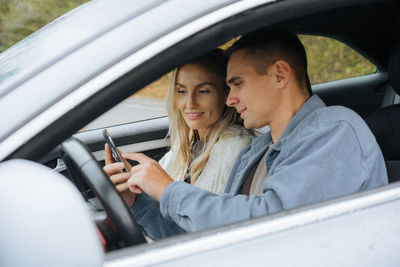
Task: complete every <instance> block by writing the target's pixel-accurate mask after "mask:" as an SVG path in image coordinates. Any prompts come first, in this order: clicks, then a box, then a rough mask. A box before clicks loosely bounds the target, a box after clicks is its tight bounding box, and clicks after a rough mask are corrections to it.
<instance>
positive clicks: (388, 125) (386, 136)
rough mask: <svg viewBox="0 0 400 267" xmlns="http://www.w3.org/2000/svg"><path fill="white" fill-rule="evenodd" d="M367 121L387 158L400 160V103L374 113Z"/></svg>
mask: <svg viewBox="0 0 400 267" xmlns="http://www.w3.org/2000/svg"><path fill="white" fill-rule="evenodd" d="M365 122H366V123H367V124H368V126H369V128H370V129H371V131H372V133H373V134H374V135H375V138H376V141H377V143H378V144H379V146H380V148H381V150H382V154H383V157H384V158H385V160H386V161H388V160H400V104H398V105H392V106H388V107H386V108H383V109H381V110H379V111H376V112H374V113H372V114H371V115H369V116H368V117H367V118H366V119H365Z"/></svg>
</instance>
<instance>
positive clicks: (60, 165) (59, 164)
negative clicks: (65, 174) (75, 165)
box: [53, 158, 67, 172]
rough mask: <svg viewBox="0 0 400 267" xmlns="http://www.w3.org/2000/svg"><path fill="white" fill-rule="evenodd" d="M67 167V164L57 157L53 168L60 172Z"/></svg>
mask: <svg viewBox="0 0 400 267" xmlns="http://www.w3.org/2000/svg"><path fill="white" fill-rule="evenodd" d="M66 169H67V165H65V162H64V160H63V159H62V158H57V166H56V167H55V168H54V169H53V171H55V172H62V171H65V170H66Z"/></svg>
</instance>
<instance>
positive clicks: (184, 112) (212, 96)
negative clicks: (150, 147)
mask: <svg viewBox="0 0 400 267" xmlns="http://www.w3.org/2000/svg"><path fill="white" fill-rule="evenodd" d="M226 64H227V60H226V57H225V56H224V55H223V52H222V51H221V50H219V49H218V50H213V51H212V52H210V53H208V54H207V55H205V56H203V57H201V58H199V59H196V60H194V61H192V62H190V63H188V64H186V65H184V66H182V67H180V68H178V69H177V70H175V71H174V72H173V77H172V81H171V86H170V89H169V93H168V99H167V109H168V116H169V120H170V129H169V136H170V139H171V149H170V151H169V152H168V153H167V154H166V155H165V156H164V157H163V158H162V159H161V160H160V162H159V163H157V162H155V161H153V160H151V162H152V164H154V168H158V169H163V175H168V176H170V179H171V178H172V179H173V180H175V181H183V182H187V183H190V184H192V185H194V186H198V187H200V188H202V189H205V190H209V191H211V192H213V193H216V194H221V193H223V192H224V189H225V185H226V181H227V179H228V177H229V173H230V171H231V168H232V166H233V164H234V161H235V159H236V157H237V156H238V154H239V152H240V151H241V150H242V149H243V148H244V147H245V146H247V145H248V144H249V143H250V142H251V137H252V134H251V132H250V131H248V130H246V129H245V128H244V127H243V126H242V124H241V123H240V121H239V119H238V116H237V112H236V110H235V109H234V108H230V107H227V106H226V105H225V102H226V98H227V96H228V93H229V88H228V87H227V86H226V83H225V78H226ZM132 155H133V153H132V154H130V153H127V154H124V157H126V158H131V156H132ZM142 156H143V157H146V156H144V155H142ZM147 160H150V159H147ZM110 163H111V154H110V150H109V149H108V147H107V146H106V164H107V165H106V167H105V168H104V170H105V171H106V172H107V174H108V175H109V176H110V179H111V180H112V181H113V183H114V184H116V185H117V190H118V191H119V192H121V193H123V196H124V195H125V196H124V199H125V201H126V202H127V204H128V205H129V206H130V205H132V204H133V202H134V198H135V197H134V193H132V192H130V191H129V190H128V187H127V185H126V183H125V181H126V180H127V179H128V178H129V175H130V174H129V173H120V172H118V171H119V170H120V168H121V167H122V165H120V164H119V165H118V164H111V165H109V164H110ZM164 170H165V171H164ZM165 172H166V173H165ZM140 192H141V190H140V189H139V188H138V189H137V192H136V193H140ZM127 195H128V196H127Z"/></svg>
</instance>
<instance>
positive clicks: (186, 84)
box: [175, 64, 227, 138]
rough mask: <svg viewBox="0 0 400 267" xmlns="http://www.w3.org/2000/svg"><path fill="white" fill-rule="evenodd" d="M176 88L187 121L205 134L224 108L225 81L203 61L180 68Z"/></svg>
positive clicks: (176, 101) (178, 100) (176, 98)
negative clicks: (200, 63) (207, 67)
mask: <svg viewBox="0 0 400 267" xmlns="http://www.w3.org/2000/svg"><path fill="white" fill-rule="evenodd" d="M175 90H176V92H175V96H176V97H175V103H176V105H177V106H178V109H179V110H180V112H182V116H183V118H184V120H185V122H186V124H187V125H188V126H189V128H191V129H194V130H198V132H199V135H200V138H202V137H204V134H205V133H206V131H207V130H208V129H209V127H210V126H211V125H212V124H213V123H215V122H216V121H217V120H218V119H219V118H220V117H221V115H222V112H223V110H224V107H225V101H226V96H227V94H226V93H225V92H224V90H223V82H222V81H221V80H220V79H219V78H218V77H217V75H215V74H214V73H213V72H211V71H209V70H207V69H206V68H204V67H203V66H202V65H198V64H187V65H184V66H182V67H181V68H180V69H179V70H178V73H177V76H176V82H175Z"/></svg>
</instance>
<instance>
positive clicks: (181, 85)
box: [175, 82, 185, 87]
mask: <svg viewBox="0 0 400 267" xmlns="http://www.w3.org/2000/svg"><path fill="white" fill-rule="evenodd" d="M176 85H178V86H180V87H185V86H184V85H183V84H180V83H178V82H176V83H175V86H176Z"/></svg>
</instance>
